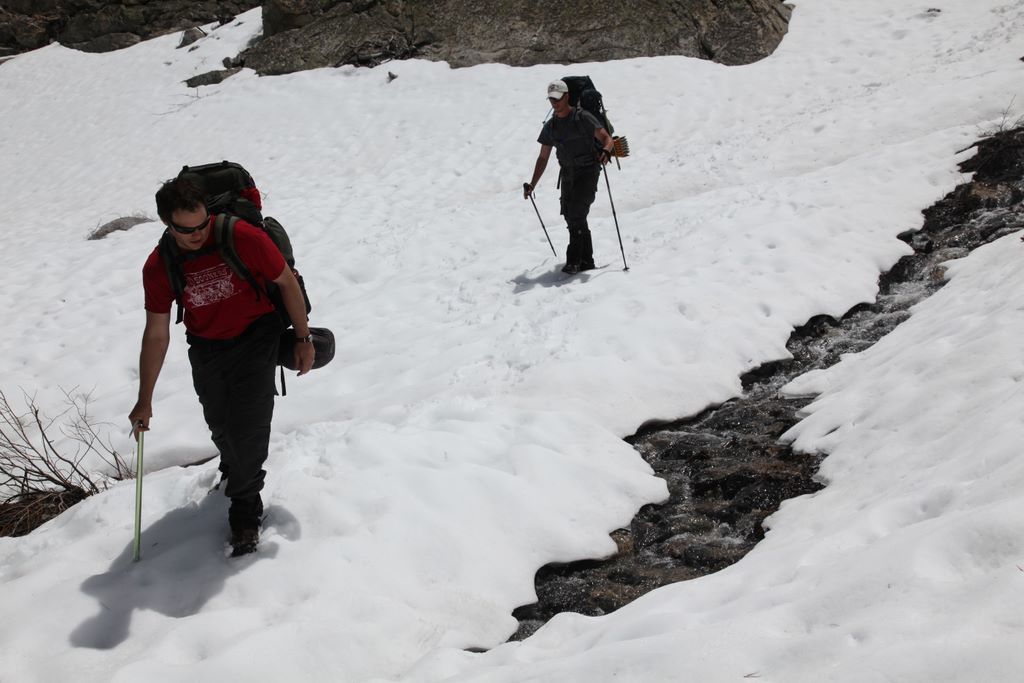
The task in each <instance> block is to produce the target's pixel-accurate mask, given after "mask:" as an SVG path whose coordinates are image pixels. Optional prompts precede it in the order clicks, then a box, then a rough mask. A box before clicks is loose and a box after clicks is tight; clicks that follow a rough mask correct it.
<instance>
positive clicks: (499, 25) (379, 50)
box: [244, 0, 790, 74]
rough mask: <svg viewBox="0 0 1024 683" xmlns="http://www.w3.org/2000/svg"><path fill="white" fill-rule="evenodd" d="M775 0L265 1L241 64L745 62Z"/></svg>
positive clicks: (779, 32) (271, 70) (769, 26)
mask: <svg viewBox="0 0 1024 683" xmlns="http://www.w3.org/2000/svg"><path fill="white" fill-rule="evenodd" d="M789 15H790V8H789V6H787V5H785V4H783V3H782V2H780V1H779V0H743V1H742V2H741V1H738V0H734V1H731V2H722V1H721V0H675V1H674V2H665V1H663V0H637V1H636V2H633V3H631V4H630V5H629V6H628V7H619V6H615V5H609V4H608V3H606V2H596V1H595V0H578V1H577V2H573V3H550V2H543V1H542V0H517V1H514V2H512V1H509V0H475V1H473V2H469V1H468V0H362V1H356V2H342V1H339V0H268V1H267V2H266V3H264V5H263V25H264V39H263V40H262V41H261V42H260V43H258V44H257V45H255V46H254V47H252V48H250V49H249V50H247V51H246V52H245V53H244V59H245V63H246V66H248V67H251V68H253V69H255V70H256V71H258V72H259V73H262V74H280V73H289V72H292V71H298V70H301V69H309V68H316V67H325V66H338V65H342V64H354V65H363V66H366V65H375V64H380V63H383V62H386V61H388V60H391V59H404V58H409V57H421V58H424V59H433V60H445V61H447V62H449V63H450V64H451V65H452V66H455V67H460V66H471V65H474V64H481V63H490V62H500V63H504V64H511V65H513V66H529V65H533V64H542V63H543V64H546V63H575V62H585V61H603V60H609V59H621V58H627V57H643V56H655V55H686V56H691V57H703V58H706V59H712V60H715V61H718V62H721V63H723V64H746V63H749V62H753V61H756V60H758V59H761V58H763V57H765V56H767V55H769V54H771V52H772V51H774V49H775V48H776V46H777V45H778V44H779V42H780V41H781V39H782V36H783V35H784V34H785V32H786V29H787V27H788V22H789Z"/></svg>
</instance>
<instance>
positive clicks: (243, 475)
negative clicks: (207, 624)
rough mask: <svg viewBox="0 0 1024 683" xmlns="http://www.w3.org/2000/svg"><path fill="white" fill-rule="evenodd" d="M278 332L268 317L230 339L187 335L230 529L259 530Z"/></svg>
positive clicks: (276, 321)
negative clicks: (217, 454) (227, 506)
mask: <svg viewBox="0 0 1024 683" xmlns="http://www.w3.org/2000/svg"><path fill="white" fill-rule="evenodd" d="M281 329H282V325H281V320H280V318H279V317H278V315H277V314H276V313H271V314H269V315H265V316H263V317H262V318H260V319H259V320H257V321H256V322H254V323H253V324H252V325H250V326H249V328H248V329H247V330H246V331H245V332H244V333H243V334H241V335H240V336H238V337H235V338H234V339H228V340H208V339H201V338H199V337H194V336H192V335H189V336H188V341H189V350H188V359H189V362H190V363H191V364H192V384H193V385H194V386H195V389H196V394H197V395H198V396H199V403H200V404H201V405H202V406H203V417H205V418H206V424H207V425H208V426H209V428H210V435H211V436H212V437H213V443H214V444H216V446H217V449H218V450H219V451H220V458H221V471H222V472H225V473H226V474H227V477H228V479H227V487H226V488H225V491H224V493H225V495H227V496H229V497H230V498H231V502H232V505H231V511H230V513H229V519H230V522H231V526H232V528H233V529H234V528H235V527H236V526H238V527H253V526H258V521H259V518H260V517H261V516H262V514H263V505H262V501H261V500H260V495H259V494H260V491H261V490H262V489H263V480H264V478H265V477H266V472H265V471H264V470H263V463H264V462H265V461H266V459H267V449H268V447H269V443H270V422H271V419H272V418H273V416H274V394H275V391H276V390H275V386H274V371H275V370H276V368H277V347H278V344H279V343H280V339H281ZM254 522H255V523H254Z"/></svg>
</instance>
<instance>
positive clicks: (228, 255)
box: [213, 213, 265, 299]
mask: <svg viewBox="0 0 1024 683" xmlns="http://www.w3.org/2000/svg"><path fill="white" fill-rule="evenodd" d="M236 223H238V216H230V215H228V214H223V213H221V214H217V217H216V218H215V219H214V222H213V238H214V241H215V242H216V244H217V246H218V248H219V249H220V255H221V258H223V259H224V262H225V263H226V264H228V268H230V269H231V270H233V271H234V272H235V274H236V275H238V277H240V278H242V279H243V280H245V281H246V282H248V283H249V285H250V286H251V287H252V288H253V290H254V291H255V292H256V298H257V299H259V298H260V293H265V292H264V290H263V288H262V287H260V284H259V283H258V282H257V281H256V278H255V276H253V274H252V271H250V270H249V268H248V267H247V266H246V265H245V263H244V262H243V261H242V257H241V256H239V255H238V250H237V249H236V248H235V224H236Z"/></svg>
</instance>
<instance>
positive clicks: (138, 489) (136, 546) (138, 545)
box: [132, 423, 145, 562]
mask: <svg viewBox="0 0 1024 683" xmlns="http://www.w3.org/2000/svg"><path fill="white" fill-rule="evenodd" d="M138 426H139V427H141V426H142V424H141V423H140V424H139V425H138ZM136 434H138V440H139V451H138V457H137V458H136V464H135V542H134V543H132V562H138V561H139V557H140V551H141V549H142V440H143V435H144V434H145V432H144V431H142V430H141V429H139V431H138V432H136Z"/></svg>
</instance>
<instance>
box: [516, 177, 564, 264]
mask: <svg viewBox="0 0 1024 683" xmlns="http://www.w3.org/2000/svg"><path fill="white" fill-rule="evenodd" d="M529 186H530V184H529V183H523V189H525V188H528V187H529ZM530 203H531V204H533V210H534V211H536V212H537V220H539V221H540V227H541V229H542V230H544V236H545V237H547V238H548V246H549V247H551V254H552V255H553V256H554V257H555V258H558V254H557V253H556V252H555V245H553V244H551V235H549V234H548V229H547V227H546V226H545V225H544V219H543V218H541V217H540V211H539V210H538V209H537V202H535V201H533V191H532V190H531V191H530Z"/></svg>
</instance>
